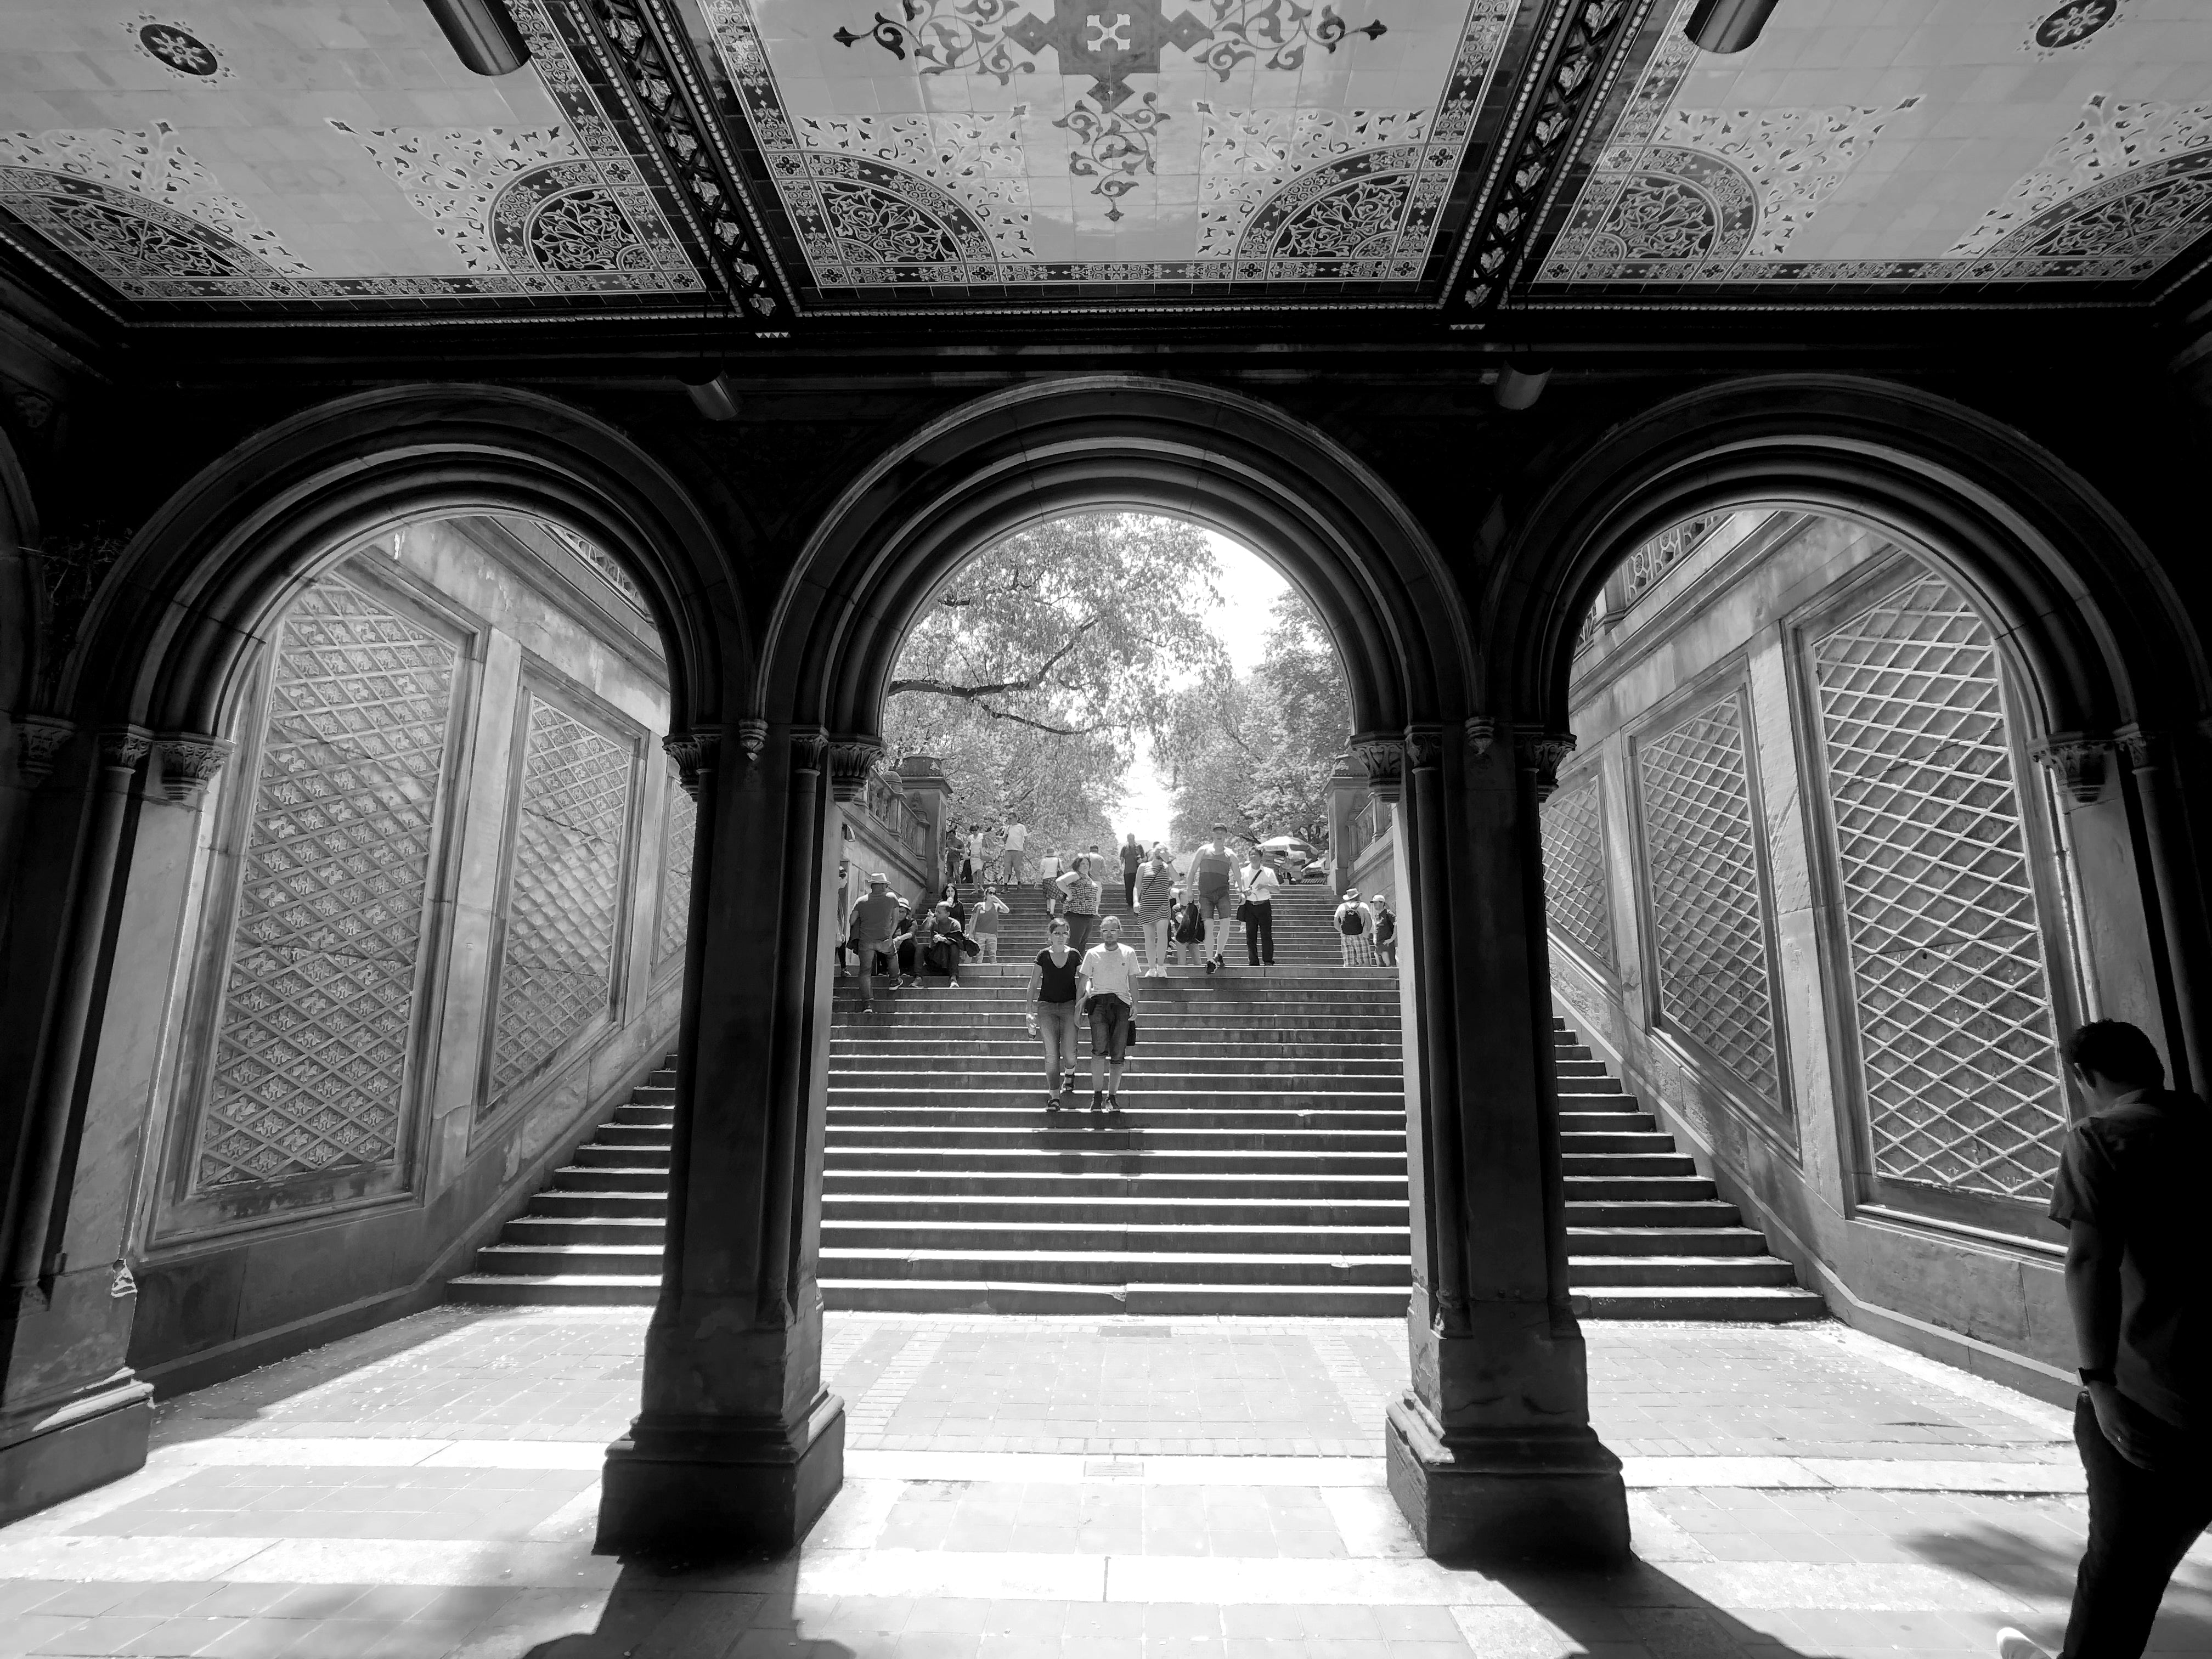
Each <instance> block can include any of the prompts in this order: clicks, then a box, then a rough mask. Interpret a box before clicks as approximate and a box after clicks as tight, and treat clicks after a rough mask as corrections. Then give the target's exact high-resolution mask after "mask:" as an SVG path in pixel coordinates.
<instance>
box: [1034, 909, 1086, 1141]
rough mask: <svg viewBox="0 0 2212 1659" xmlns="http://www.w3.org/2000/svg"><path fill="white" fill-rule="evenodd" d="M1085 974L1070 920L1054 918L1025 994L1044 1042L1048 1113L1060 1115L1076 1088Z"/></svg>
mask: <svg viewBox="0 0 2212 1659" xmlns="http://www.w3.org/2000/svg"><path fill="white" fill-rule="evenodd" d="M1082 973H1083V958H1082V957H1079V956H1077V955H1076V954H1075V952H1074V951H1073V949H1072V948H1070V946H1069V945H1068V942H1067V921H1066V918H1065V917H1063V916H1054V917H1053V918H1052V919H1051V921H1048V923H1047V924H1046V926H1045V946H1044V949H1043V950H1042V951H1038V952H1037V953H1036V967H1035V969H1034V970H1033V971H1032V972H1031V973H1030V983H1029V989H1028V990H1026V991H1024V993H1023V994H1022V1005H1023V1006H1024V1008H1025V1009H1026V1010H1027V1011H1028V1013H1029V1027H1030V1036H1042V1037H1043V1039H1044V1109H1045V1110H1047V1111H1048V1112H1056V1111H1058V1110H1059V1109H1060V1102H1061V1100H1062V1098H1063V1097H1066V1095H1067V1094H1068V1093H1069V1092H1070V1091H1073V1089H1074V1087H1075V1003H1076V996H1075V987H1076V981H1077V980H1078V979H1079V978H1080V977H1081V976H1082Z"/></svg>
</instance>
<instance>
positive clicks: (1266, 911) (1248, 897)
mask: <svg viewBox="0 0 2212 1659" xmlns="http://www.w3.org/2000/svg"><path fill="white" fill-rule="evenodd" d="M1244 859H1245V864H1244V869H1243V875H1242V876H1241V878H1239V880H1238V882H1237V889H1238V890H1239V892H1240V893H1241V894H1242V895H1243V896H1242V898H1241V899H1240V900H1239V902H1238V903H1237V920H1238V921H1241V922H1243V924H1244V955H1245V957H1246V958H1247V960H1248V961H1249V963H1250V965H1251V966H1253V967H1255V968H1259V967H1267V968H1272V967H1273V966H1274V965H1275V890H1276V889H1277V888H1278V887H1279V886H1281V885H1282V884H1281V883H1280V882H1279V881H1278V880H1277V879H1276V878H1275V872H1273V870H1270V869H1269V868H1268V867H1267V860H1265V859H1263V858H1261V856H1260V849H1259V848H1256V847H1255V848H1253V849H1252V850H1251V851H1250V852H1249V853H1247V854H1245V855H1244Z"/></svg>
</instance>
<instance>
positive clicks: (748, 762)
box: [737, 720, 768, 767]
mask: <svg viewBox="0 0 2212 1659" xmlns="http://www.w3.org/2000/svg"><path fill="white" fill-rule="evenodd" d="M737 731H738V754H739V755H741V756H743V757H744V759H743V761H742V763H741V764H743V765H745V766H748V767H752V766H757V765H759V764H760V757H761V754H762V752H763V750H766V749H767V747H768V722H767V721H766V720H739V721H738V726H737Z"/></svg>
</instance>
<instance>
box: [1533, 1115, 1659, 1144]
mask: <svg viewBox="0 0 2212 1659" xmlns="http://www.w3.org/2000/svg"><path fill="white" fill-rule="evenodd" d="M1559 1133H1560V1134H1561V1135H1562V1136H1566V1135H1571V1134H1659V1133H1664V1131H1662V1129H1661V1128H1660V1127H1659V1121H1658V1120H1657V1119H1656V1118H1655V1117H1653V1116H1652V1115H1651V1114H1650V1113H1649V1112H1571V1111H1567V1110H1565V1109H1562V1110H1561V1111H1560V1113H1559ZM1668 1139H1670V1140H1671V1139H1674V1137H1673V1136H1672V1135H1668Z"/></svg>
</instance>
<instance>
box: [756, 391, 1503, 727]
mask: <svg viewBox="0 0 2212 1659" xmlns="http://www.w3.org/2000/svg"><path fill="white" fill-rule="evenodd" d="M1115 507H1123V508H1127V509H1130V510H1133V511H1142V512H1157V513H1172V514H1175V515H1177V516H1180V517H1183V518H1187V519H1190V520H1194V521H1195V522H1197V523H1200V524H1202V525H1205V526H1208V527H1209V528H1212V529H1216V530H1219V531H1221V532H1224V533H1225V534H1227V535H1230V536H1232V537H1235V538H1237V539H1238V540H1240V541H1242V542H1244V543H1247V544H1249V545H1251V546H1252V547H1253V548H1255V550H1259V551H1260V552H1261V553H1262V554H1263V555H1264V556H1267V558H1268V559H1269V560H1270V562H1273V564H1274V565H1275V566H1276V568H1278V569H1279V570H1281V571H1282V573H1283V574H1284V575H1285V577H1287V578H1288V579H1289V580H1290V581H1291V583H1292V585H1293V586H1296V587H1297V588H1298V589H1299V591H1300V592H1303V593H1304V595H1305V597H1306V598H1307V599H1308V600H1309V601H1310V603H1311V604H1312V605H1313V606H1314V608H1315V610H1316V612H1317V613H1318V614H1319V616H1320V617H1321V619H1322V626H1323V627H1324V628H1325V629H1327V631H1328V635H1329V637H1330V639H1331V641H1332V642H1333V643H1334V645H1335V647H1336V649H1337V653H1338V655H1339V656H1340V659H1342V661H1343V663H1344V665H1345V671H1346V679H1347V682H1348V684H1349V686H1350V690H1351V696H1352V714H1353V720H1354V723H1355V725H1356V726H1357V727H1358V729H1359V730H1361V731H1364V732H1394V733H1395V732H1401V731H1402V730H1403V729H1404V728H1405V727H1406V726H1407V725H1408V724H1409V723H1412V722H1415V721H1425V720H1445V719H1453V718H1457V717H1459V716H1461V715H1462V714H1463V713H1464V712H1465V707H1464V703H1465V698H1466V697H1467V696H1468V690H1469V688H1471V687H1472V686H1473V684H1474V659H1473V657H1472V655H1471V646H1470V641H1471V638H1472V630H1471V629H1469V627H1468V623H1467V621H1466V619H1465V616H1464V611H1463V606H1462V599H1461V598H1460V596H1459V593H1458V592H1457V589H1456V587H1455V585H1454V583H1453V581H1452V579H1451V577H1450V574H1449V572H1448V571H1447V570H1446V569H1445V568H1444V566H1443V562H1442V561H1441V560H1440V559H1439V557H1438V556H1437V552H1436V550H1435V548H1434V546H1433V545H1432V544H1431V542H1430V540H1429V538H1428V536H1427V534H1426V533H1425V532H1424V531H1423V530H1422V529H1421V528H1420V526H1419V525H1418V524H1417V523H1416V522H1415V521H1414V520H1413V518H1412V516H1411V515H1410V514H1409V513H1407V512H1406V510H1405V509H1404V508H1403V507H1402V506H1401V505H1400V504H1399V502H1398V501H1397V500H1396V499H1395V496H1394V495H1392V493H1391V492H1390V490H1389V487H1388V486H1387V485H1385V484H1383V483H1382V482H1381V481H1380V480H1379V479H1377V478H1376V477H1374V475H1372V474H1371V473H1370V472H1369V471H1367V469H1366V468H1365V467H1364V466H1363V465H1360V463H1358V461H1357V460H1355V459H1352V457H1351V456H1350V455H1349V454H1347V453H1346V452H1345V451H1344V450H1343V449H1342V448H1340V447H1339V446H1338V445H1336V444H1335V443H1334V442H1333V441H1331V440H1329V439H1328V438H1327V437H1325V436H1323V435H1322V434H1321V433H1319V432H1317V431H1316V430H1314V429H1313V428H1310V427H1307V426H1304V425H1303V424H1302V423H1300V422H1297V421H1295V420H1293V419H1291V417H1290V416H1286V415H1285V414H1283V413H1282V412H1281V411H1280V410H1275V409H1273V408H1270V407H1268V406H1267V405H1266V404H1260V403H1257V402H1255V401H1253V400H1252V399H1249V398H1243V397H1240V396H1238V395H1237V394H1235V393H1231V392H1222V391H1218V390H1216V389H1213V388H1211V387H1205V386H1186V385H1177V384H1173V383H1168V382H1163V381H1159V380H1142V379H1139V378H1136V377H1133V376H1122V375H1090V376H1080V377H1071V378H1070V379H1067V380H1054V381H1051V382H1048V383H1046V384H1044V385H1041V386H1024V387H1021V388H1018V389H1017V390H1014V391H1010V392H1001V393H997V394H994V395H993V396H990V397H987V398H979V399H977V400H976V401H975V402H974V403H971V404H966V405H963V407H961V408H959V409H957V410H953V411H951V413H950V414H948V415H946V416H943V417H942V418H940V419H939V420H938V421H936V422H933V423H931V424H930V425H929V426H927V427H926V428H923V429H922V430H921V432H919V433H917V434H915V435H914V436H913V437H911V438H909V439H908V440H907V441H904V442H903V443H902V444H900V445H899V446H898V447H896V448H895V449H893V450H891V451H890V452H889V453H886V454H885V455H884V456H883V457H882V458H881V459H878V461H877V462H876V464H875V465H872V467H870V468H869V469H868V470H867V471H866V472H865V473H863V474H862V475H861V476H860V477H859V478H858V479H856V480H855V481H854V483H853V484H852V485H851V486H850V487H849V488H848V489H847V490H846V491H845V493H844V494H843V495H842V497H841V498H840V499H839V500H838V501H837V502H836V505H835V506H833V507H832V508H831V509H830V511H829V513H827V514H825V515H824V518H823V522H822V525H821V526H820V528H819V529H818V530H817V532H816V533H815V535H814V536H813V538H811V540H810V542H809V543H808V544H807V546H806V548H805V551H804V552H803V553H802V555H801V556H800V558H799V563H798V567H797V569H796V572H795V574H793V578H792V579H791V580H790V581H789V582H788V583H787V586H786V587H785V590H784V593H783V596H782V598H781V599H780V600H779V602H778V604H777V607H776V610H775V613H774V614H773V615H772V616H771V617H770V618H769V625H768V629H767V630H766V634H765V636H764V639H763V650H762V656H761V678H760V681H759V686H758V690H757V708H759V709H760V710H761V712H762V713H763V714H765V715H766V716H767V717H768V718H769V719H770V720H779V721H790V722H793V723H795V724H799V725H812V726H822V727H823V728H825V729H826V730H828V731H830V732H839V733H852V734H856V735H860V736H866V737H873V736H876V735H878V732H879V728H880V724H881V715H882V707H883V694H884V686H885V684H887V683H888V682H889V680H890V671H891V663H892V659H893V658H894V657H895V656H896V653H897V651H898V647H899V644H900V642H901V641H902V639H903V638H904V637H905V634H906V631H907V629H908V628H909V627H910V626H911V625H912V623H913V622H914V620H915V617H918V616H920V615H921V611H922V609H923V607H924V606H925V605H927V603H928V600H929V599H930V596H931V595H932V594H933V593H934V592H936V591H937V589H938V588H939V586H941V585H942V584H943V583H944V582H945V580H947V579H948V578H949V577H950V576H951V573H952V572H953V570H954V569H956V568H957V567H958V566H959V564H960V563H961V562H963V561H964V560H965V559H966V558H967V557H968V556H969V555H970V554H972V553H974V552H975V550H977V549H979V548H981V547H983V546H985V545H987V544H989V543H990V542H992V541H994V540H995V539H997V538H1000V537H1001V536H1004V535H1006V534H1007V533H1009V532H1012V531H1015V530H1018V529H1020V528H1022V527H1023V526H1026V525H1031V524H1036V523H1038V522H1040V521H1042V520H1047V519H1050V518H1054V517H1057V516H1059V515H1060V514H1062V513H1072V512H1080V511H1084V510H1086V509H1098V508H1115Z"/></svg>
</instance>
